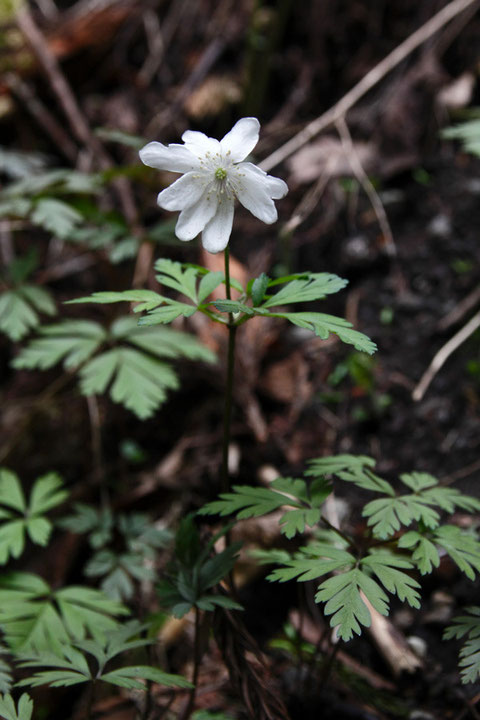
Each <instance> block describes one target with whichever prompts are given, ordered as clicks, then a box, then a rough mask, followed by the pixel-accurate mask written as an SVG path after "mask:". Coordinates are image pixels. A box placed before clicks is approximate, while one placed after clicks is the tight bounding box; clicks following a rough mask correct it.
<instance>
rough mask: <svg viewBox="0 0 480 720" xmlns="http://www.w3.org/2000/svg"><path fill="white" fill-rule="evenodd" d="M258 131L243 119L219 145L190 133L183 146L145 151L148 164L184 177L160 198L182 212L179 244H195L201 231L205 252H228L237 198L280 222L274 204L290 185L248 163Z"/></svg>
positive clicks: (151, 146) (256, 213)
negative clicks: (192, 242) (194, 240)
mask: <svg viewBox="0 0 480 720" xmlns="http://www.w3.org/2000/svg"><path fill="white" fill-rule="evenodd" d="M259 131H260V123H259V122H258V120H257V119H256V118H253V117H248V118H242V119H241V120H239V121H238V122H237V123H236V124H235V125H234V126H233V128H232V129H231V130H230V132H228V133H227V134H226V135H225V137H224V138H223V140H220V141H219V140H214V139H213V138H210V137H207V136H206V135H204V134H203V133H201V132H196V131H194V130H187V131H186V132H184V133H183V135H182V140H183V142H184V144H183V145H180V144H171V145H168V146H166V145H162V143H159V142H151V143H148V145H145V147H144V148H142V149H141V150H140V159H141V160H142V162H143V163H145V165H149V166H150V167H153V168H157V170H169V171H170V172H177V173H183V174H182V177H181V178H179V179H178V180H176V181H175V182H174V183H173V184H172V185H170V186H169V187H167V188H166V189H165V190H163V191H162V192H161V193H160V194H159V196H158V199H157V202H158V204H159V205H160V207H161V208H163V209H164V210H173V211H175V210H176V211H178V210H179V211H180V215H179V218H178V221H177V225H176V228H175V234H176V236H177V237H178V238H179V239H180V240H185V241H187V240H193V239H194V238H195V237H196V236H197V235H198V234H199V233H200V232H201V233H202V244H203V247H204V248H205V250H208V252H211V253H218V252H221V251H222V250H225V248H226V247H227V245H228V240H229V238H230V234H231V232H232V224H233V209H234V202H235V198H238V199H239V201H240V202H241V203H242V205H243V206H244V207H246V208H247V210H250V212H251V213H252V215H254V216H255V217H256V218H258V219H259V220H262V221H263V222H264V223H268V224H270V223H274V222H275V221H276V220H277V218H278V215H277V209H276V207H275V203H274V202H273V201H274V200H280V198H283V197H285V195H286V194H287V192H288V187H287V184H286V183H285V182H284V181H283V180H280V179H279V178H275V177H272V176H271V175H267V173H266V172H264V171H263V170H261V169H260V168H259V167H257V166H256V165H253V164H252V163H250V162H243V161H244V160H245V158H246V157H247V155H249V153H250V152H251V151H252V150H253V148H254V147H255V145H256V144H257V142H258V134H259Z"/></svg>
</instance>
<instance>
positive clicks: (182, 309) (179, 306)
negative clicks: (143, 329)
mask: <svg viewBox="0 0 480 720" xmlns="http://www.w3.org/2000/svg"><path fill="white" fill-rule="evenodd" d="M167 302H168V304H166V305H164V306H163V307H161V308H158V310H152V312H149V313H148V315H144V316H143V317H141V318H140V320H139V321H138V324H139V325H142V326H145V325H166V324H168V323H171V322H173V320H176V319H177V318H178V317H190V316H191V315H193V314H194V313H195V312H196V310H197V308H196V307H195V306H194V305H187V303H182V302H178V301H177V300H168V301H167Z"/></svg>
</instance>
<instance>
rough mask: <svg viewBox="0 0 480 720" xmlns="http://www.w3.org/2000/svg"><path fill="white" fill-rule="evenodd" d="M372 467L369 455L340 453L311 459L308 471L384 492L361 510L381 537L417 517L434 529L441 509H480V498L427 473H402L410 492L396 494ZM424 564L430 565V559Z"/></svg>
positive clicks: (448, 510)
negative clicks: (439, 482)
mask: <svg viewBox="0 0 480 720" xmlns="http://www.w3.org/2000/svg"><path fill="white" fill-rule="evenodd" d="M372 467H374V461H372V460H371V459H370V458H365V457H359V458H354V457H352V456H350V455H343V456H342V455H340V456H337V457H334V458H318V459H316V460H312V461H310V469H309V470H308V471H307V475H311V476H314V477H323V476H324V475H326V474H333V475H336V477H338V478H339V479H341V480H343V481H346V482H351V483H354V484H355V485H357V486H358V487H359V488H362V489H363V490H370V491H373V492H376V493H379V494H382V495H383V496H384V497H381V498H378V499H376V500H371V501H370V502H368V503H367V504H366V505H365V507H364V509H363V513H362V514H363V516H364V517H366V518H368V525H369V526H371V527H372V530H373V534H374V536H375V537H377V538H380V539H387V538H390V537H391V536H392V535H394V534H395V533H396V532H397V531H398V530H400V528H401V527H402V526H405V527H408V526H409V525H411V524H412V523H413V522H414V521H416V522H418V523H420V524H421V526H422V527H423V528H430V529H432V530H433V529H435V528H437V527H438V526H439V524H440V513H439V511H440V510H443V511H445V512H447V513H453V512H454V511H455V509H456V508H461V509H463V510H467V511H468V512H474V511H477V510H480V501H479V500H477V499H476V498H473V497H470V496H468V495H463V494H462V493H461V492H459V491H458V490H456V489H454V488H450V487H441V486H440V485H439V484H438V480H436V478H434V477H433V476H432V475H429V474H428V473H420V472H414V473H405V474H403V475H401V476H400V480H401V482H402V483H403V485H405V486H406V487H407V488H408V489H409V490H411V492H410V493H408V494H402V495H397V494H396V493H395V491H394V489H393V487H392V485H391V484H390V483H388V482H387V481H386V480H383V479H382V478H380V477H378V476H377V475H375V474H374V473H373V472H372V470H371V468H372ZM385 496H386V497H385ZM410 537H412V538H413V536H410ZM405 547H407V546H405ZM434 564H435V563H434ZM424 567H428V563H427V564H426V565H424Z"/></svg>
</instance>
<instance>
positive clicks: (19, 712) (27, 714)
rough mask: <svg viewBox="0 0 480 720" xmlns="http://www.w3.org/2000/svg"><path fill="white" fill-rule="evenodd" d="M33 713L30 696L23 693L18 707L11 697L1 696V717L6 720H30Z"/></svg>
mask: <svg viewBox="0 0 480 720" xmlns="http://www.w3.org/2000/svg"><path fill="white" fill-rule="evenodd" d="M32 713H33V702H32V700H31V698H30V696H29V695H27V694H26V693H23V695H22V696H21V698H20V700H19V701H18V707H17V708H16V707H15V702H14V700H13V698H12V696H11V695H3V696H2V695H0V717H2V718H3V719H4V720H30V718H31V717H32Z"/></svg>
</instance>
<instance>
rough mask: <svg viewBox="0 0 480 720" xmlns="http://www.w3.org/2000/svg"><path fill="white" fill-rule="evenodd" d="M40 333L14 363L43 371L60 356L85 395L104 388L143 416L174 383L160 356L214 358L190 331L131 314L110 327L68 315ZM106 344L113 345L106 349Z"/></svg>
mask: <svg viewBox="0 0 480 720" xmlns="http://www.w3.org/2000/svg"><path fill="white" fill-rule="evenodd" d="M39 335H40V336H39V337H37V338H34V339H33V340H32V341H31V342H30V343H29V344H28V345H27V346H26V347H25V348H24V349H23V350H22V351H21V352H20V353H19V355H18V356H17V357H16V358H15V360H14V361H13V366H14V367H15V368H17V369H20V368H28V369H34V368H38V369H40V370H44V369H46V368H49V367H52V366H53V365H55V364H57V363H58V362H61V361H63V365H64V367H65V369H67V370H76V371H77V372H78V376H79V383H80V391H81V392H82V394H83V395H87V396H90V395H96V394H102V393H104V392H106V391H107V390H108V392H109V395H110V397H111V399H112V400H113V401H114V402H117V403H120V404H122V405H124V407H126V408H127V409H129V410H131V411H132V412H134V413H135V414H136V415H137V416H138V417H140V418H141V419H145V418H148V417H151V416H152V415H153V414H154V412H155V411H156V410H157V409H158V408H159V407H160V405H161V404H162V403H163V402H164V401H165V400H166V397H167V392H168V391H169V390H175V389H177V388H178V385H179V381H178V377H177V374H176V373H175V371H174V369H173V368H172V366H171V365H170V364H169V363H167V362H165V361H164V360H163V358H167V359H177V358H181V357H185V358H188V359H191V360H202V361H205V362H213V360H214V356H213V354H212V352H211V351H210V350H208V349H207V348H206V347H204V346H203V345H201V344H200V343H199V342H198V341H197V340H196V339H195V338H194V337H192V336H191V335H188V334H186V333H182V332H178V331H177V330H172V329H170V328H140V327H138V325H137V322H136V320H135V318H133V317H132V316H126V317H121V318H118V319H117V320H115V321H114V322H113V324H112V326H111V327H110V330H109V331H106V330H105V329H104V328H103V327H102V326H101V325H99V324H98V323H96V322H93V321H88V320H66V321H63V322H61V323H58V324H57V325H49V326H45V327H42V328H40V330H39ZM107 344H108V345H110V346H111V345H113V346H114V347H110V348H109V349H106V348H105V346H106V345H107Z"/></svg>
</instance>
